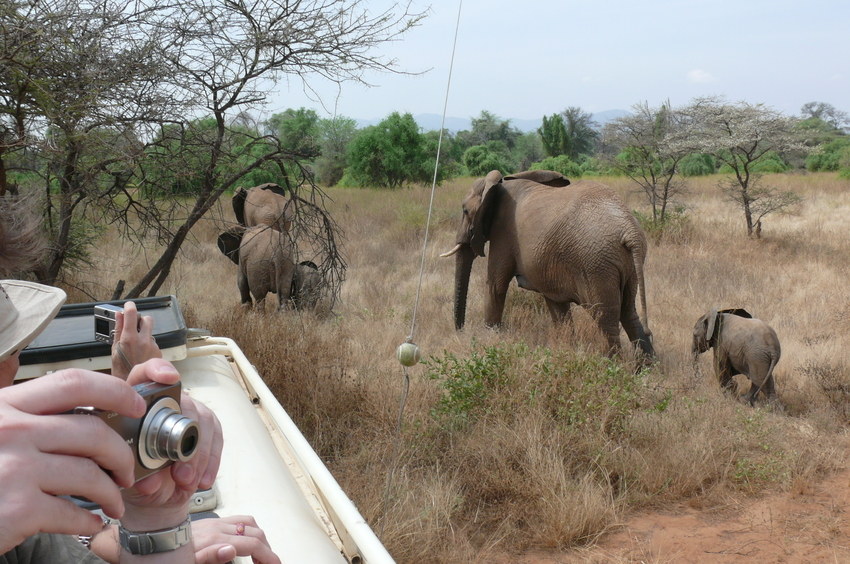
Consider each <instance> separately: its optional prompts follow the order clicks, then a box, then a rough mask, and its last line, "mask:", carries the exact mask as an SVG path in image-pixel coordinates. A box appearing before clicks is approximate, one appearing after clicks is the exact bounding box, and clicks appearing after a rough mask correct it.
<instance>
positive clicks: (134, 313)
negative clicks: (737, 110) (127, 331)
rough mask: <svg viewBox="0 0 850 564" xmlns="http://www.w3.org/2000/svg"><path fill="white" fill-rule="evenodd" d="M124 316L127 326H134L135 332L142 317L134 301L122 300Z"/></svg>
mask: <svg viewBox="0 0 850 564" xmlns="http://www.w3.org/2000/svg"><path fill="white" fill-rule="evenodd" d="M124 318H125V321H126V323H127V326H128V327H135V328H136V332H138V331H139V329H140V327H141V322H142V318H141V316H140V315H139V310H138V308H137V307H136V303H135V302H132V301H128V302H124Z"/></svg>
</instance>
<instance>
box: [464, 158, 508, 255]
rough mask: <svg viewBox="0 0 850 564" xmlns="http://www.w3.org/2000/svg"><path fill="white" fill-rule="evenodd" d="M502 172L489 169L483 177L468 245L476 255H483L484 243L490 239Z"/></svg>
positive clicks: (500, 191) (500, 192) (498, 198)
mask: <svg viewBox="0 0 850 564" xmlns="http://www.w3.org/2000/svg"><path fill="white" fill-rule="evenodd" d="M501 188H502V173H501V172H499V171H498V170H491V171H490V172H489V173H488V174H487V176H486V177H485V178H484V189H483V190H482V192H481V205H480V206H479V207H478V211H477V212H476V213H475V221H474V223H473V226H472V237H471V238H470V239H469V245H470V247H472V250H473V251H474V252H475V254H476V255H478V256H480V257H483V256H484V243H486V242H487V241H489V240H490V228H491V227H492V225H493V216H494V215H495V214H496V210H497V209H498V207H499V200H500V199H501V195H502V190H501Z"/></svg>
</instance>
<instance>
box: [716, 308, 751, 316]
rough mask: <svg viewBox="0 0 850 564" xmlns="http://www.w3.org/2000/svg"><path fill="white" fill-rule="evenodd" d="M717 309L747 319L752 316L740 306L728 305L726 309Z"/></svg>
mask: <svg viewBox="0 0 850 564" xmlns="http://www.w3.org/2000/svg"><path fill="white" fill-rule="evenodd" d="M719 311H720V313H731V314H732V315H737V316H738V317H746V318H747V319H752V318H753V315H752V314H751V313H750V312H749V311H747V310H745V309H743V308H740V307H730V308H728V309H721V310H719Z"/></svg>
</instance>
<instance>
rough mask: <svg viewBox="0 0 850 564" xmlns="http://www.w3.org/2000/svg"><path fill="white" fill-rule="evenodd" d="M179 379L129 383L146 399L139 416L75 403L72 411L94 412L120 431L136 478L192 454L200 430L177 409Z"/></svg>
mask: <svg viewBox="0 0 850 564" xmlns="http://www.w3.org/2000/svg"><path fill="white" fill-rule="evenodd" d="M181 388H182V387H181V385H180V382H178V383H176V384H171V385H168V384H157V383H156V382H146V383H144V384H138V385H136V386H134V387H133V389H135V390H136V392H138V393H139V395H141V396H142V397H143V398H145V401H146V402H147V406H148V409H147V411H146V412H145V415H144V416H143V417H141V418H140V419H134V418H132V417H124V416H123V415H119V414H118V413H116V412H114V411H103V410H100V409H95V408H93V407H78V408H76V409H74V410H73V413H81V414H86V415H94V416H96V417H100V419H101V420H102V421H103V422H104V423H106V424H107V425H109V426H110V427H111V428H112V429H113V430H114V431H116V432H117V433H118V434H119V435H121V436H122V437H123V438H124V440H125V441H127V444H128V445H130V448H131V450H132V451H133V454H134V455H135V458H136V470H135V474H136V481H137V482H138V481H139V480H141V479H142V478H145V477H146V476H149V475H151V474H153V473H154V472H157V471H159V470H161V469H162V468H164V467H165V466H167V465H169V464H173V463H174V462H175V461H180V462H185V461H187V460H190V459H191V458H192V457H193V456H194V455H195V449H196V448H197V447H198V438H199V435H200V430H199V427H198V423H197V422H196V421H195V420H194V419H191V418H189V417H186V416H184V415H183V414H182V412H181V410H180V390H181Z"/></svg>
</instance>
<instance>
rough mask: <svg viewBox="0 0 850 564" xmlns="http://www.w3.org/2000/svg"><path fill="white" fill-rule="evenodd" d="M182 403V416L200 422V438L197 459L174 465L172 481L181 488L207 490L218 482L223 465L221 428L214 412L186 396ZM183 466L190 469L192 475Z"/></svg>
mask: <svg viewBox="0 0 850 564" xmlns="http://www.w3.org/2000/svg"><path fill="white" fill-rule="evenodd" d="M180 403H181V408H182V411H183V415H185V416H186V417H189V418H191V419H194V420H195V421H197V422H198V427H199V428H200V429H201V434H200V437H199V442H198V445H197V448H196V449H195V455H194V456H193V457H192V459H191V460H189V461H187V462H179V463H177V464H175V467H174V468H173V469H172V477H173V478H174V481H175V482H177V483H178V485H179V486H180V487H181V488H192V489H194V488H201V489H207V488H209V487H211V486H212V482H213V481H215V476H216V475H217V474H218V468H219V465H220V463H221V449H222V447H223V445H224V437H223V434H222V432H221V424H220V423H219V421H218V418H217V417H216V416H215V414H214V413H213V412H212V410H210V409H209V408H208V407H207V406H205V405H204V404H202V403H200V402H196V401H195V400H193V399H192V398H191V397H189V396H188V395H187V394H185V393H184V394H183V397H182V398H181V402H180ZM184 466H189V467H190V468H191V472H190V471H189V470H186V469H185V468H183V467H184Z"/></svg>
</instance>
